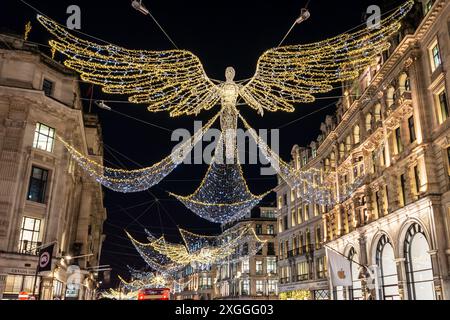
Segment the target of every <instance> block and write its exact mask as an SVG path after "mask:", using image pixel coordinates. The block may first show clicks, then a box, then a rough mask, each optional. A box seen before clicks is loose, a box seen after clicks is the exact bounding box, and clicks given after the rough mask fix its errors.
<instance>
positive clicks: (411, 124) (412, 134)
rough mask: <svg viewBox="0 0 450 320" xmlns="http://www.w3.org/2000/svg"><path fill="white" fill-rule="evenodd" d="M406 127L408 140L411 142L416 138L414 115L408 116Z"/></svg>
mask: <svg viewBox="0 0 450 320" xmlns="http://www.w3.org/2000/svg"><path fill="white" fill-rule="evenodd" d="M408 128H409V141H410V142H411V143H413V142H414V141H416V140H417V137H416V127H415V125H414V117H410V118H409V119H408Z"/></svg>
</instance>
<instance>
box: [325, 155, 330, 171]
mask: <svg viewBox="0 0 450 320" xmlns="http://www.w3.org/2000/svg"><path fill="white" fill-rule="evenodd" d="M329 171H330V159H328V158H326V159H325V172H329Z"/></svg>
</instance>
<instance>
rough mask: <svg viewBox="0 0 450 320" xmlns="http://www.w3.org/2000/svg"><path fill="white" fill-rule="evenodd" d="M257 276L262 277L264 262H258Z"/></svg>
mask: <svg viewBox="0 0 450 320" xmlns="http://www.w3.org/2000/svg"><path fill="white" fill-rule="evenodd" d="M256 274H258V275H261V274H263V262H262V261H260V260H259V261H256Z"/></svg>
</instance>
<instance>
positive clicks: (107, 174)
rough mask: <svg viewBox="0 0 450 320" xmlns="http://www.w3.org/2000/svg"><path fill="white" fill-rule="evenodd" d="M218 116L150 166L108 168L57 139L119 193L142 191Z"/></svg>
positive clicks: (168, 169)
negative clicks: (136, 168) (132, 168)
mask: <svg viewBox="0 0 450 320" xmlns="http://www.w3.org/2000/svg"><path fill="white" fill-rule="evenodd" d="M219 116H220V114H217V115H216V116H214V117H213V118H212V119H211V120H210V121H208V123H207V124H206V125H205V126H204V127H203V128H202V129H201V130H198V131H197V132H196V133H195V134H194V135H193V137H192V138H191V139H189V140H188V141H186V142H185V143H183V144H181V145H180V146H179V147H177V148H176V149H175V150H174V151H173V152H172V153H171V154H170V155H169V156H168V157H166V158H164V159H163V160H161V161H160V162H158V163H156V164H154V165H153V166H151V167H147V168H143V169H138V170H123V169H113V168H109V167H105V166H103V165H101V164H99V163H97V162H95V161H93V160H91V159H90V158H89V157H88V156H85V155H83V154H82V153H81V152H79V151H78V150H76V149H75V148H74V147H73V146H71V145H70V144H69V143H68V142H66V141H65V140H64V139H63V138H61V137H60V136H57V138H58V139H59V140H60V141H61V142H62V144H63V145H64V146H65V148H66V149H67V150H68V151H69V153H70V155H71V156H72V158H73V159H74V160H75V161H76V162H77V163H78V165H79V166H80V167H81V168H82V169H83V170H84V171H86V173H87V174H88V175H89V176H91V177H93V178H94V179H95V180H96V181H97V182H99V183H101V184H102V185H104V186H105V187H107V188H109V189H111V190H114V191H117V192H123V193H130V192H140V191H144V190H147V189H149V188H151V187H153V186H154V185H156V184H158V183H159V182H160V181H161V180H162V179H164V178H165V177H166V176H167V175H169V174H170V173H171V172H172V171H173V170H174V169H175V168H176V167H177V166H178V165H179V164H180V163H181V162H182V161H183V160H184V158H185V157H186V156H187V155H188V154H189V152H190V151H191V150H192V148H193V147H194V146H195V145H196V144H197V143H198V142H199V141H200V140H201V139H202V137H203V135H204V134H205V133H206V131H207V130H208V129H209V128H211V126H212V125H213V124H214V122H215V121H216V120H217V119H218V117H219Z"/></svg>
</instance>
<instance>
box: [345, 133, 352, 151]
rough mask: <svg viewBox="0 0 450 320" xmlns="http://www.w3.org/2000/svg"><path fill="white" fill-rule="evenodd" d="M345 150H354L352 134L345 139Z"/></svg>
mask: <svg viewBox="0 0 450 320" xmlns="http://www.w3.org/2000/svg"><path fill="white" fill-rule="evenodd" d="M345 150H346V151H347V152H349V151H351V150H352V138H351V137H350V136H348V137H347V138H346V139H345Z"/></svg>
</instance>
